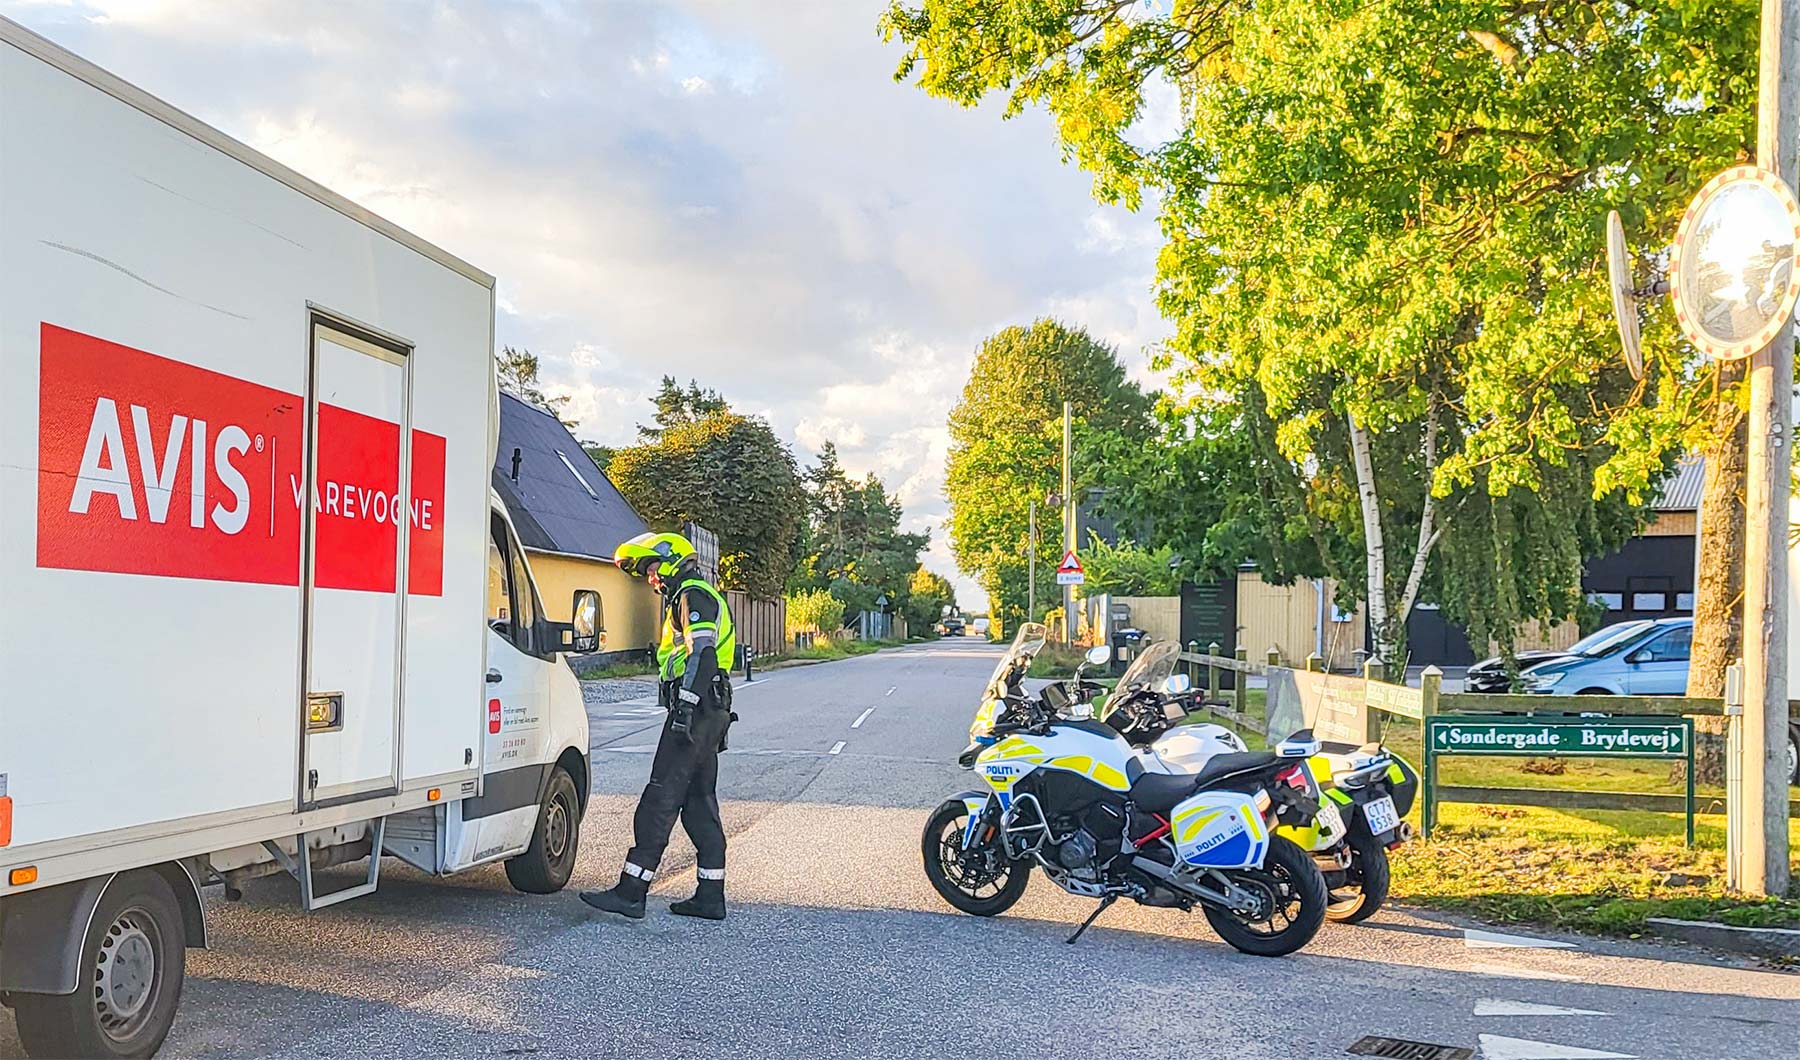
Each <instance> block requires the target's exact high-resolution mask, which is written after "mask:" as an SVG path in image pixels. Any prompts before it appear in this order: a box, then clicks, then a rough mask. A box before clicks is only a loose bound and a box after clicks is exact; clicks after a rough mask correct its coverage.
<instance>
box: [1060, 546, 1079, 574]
mask: <svg viewBox="0 0 1800 1060" xmlns="http://www.w3.org/2000/svg"><path fill="white" fill-rule="evenodd" d="M1056 573H1058V574H1080V573H1081V559H1080V558H1079V557H1077V556H1076V555H1075V552H1074V550H1073V549H1071V550H1069V551H1068V552H1064V553H1063V558H1062V562H1061V563H1058V564H1057V565H1056Z"/></svg>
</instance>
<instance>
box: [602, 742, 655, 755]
mask: <svg viewBox="0 0 1800 1060" xmlns="http://www.w3.org/2000/svg"><path fill="white" fill-rule="evenodd" d="M600 749H601V750H602V751H614V752H617V753H619V754H622V755H647V754H650V753H652V752H654V751H655V750H656V745H655V744H653V743H634V744H627V745H626V746H624V747H602V748H600Z"/></svg>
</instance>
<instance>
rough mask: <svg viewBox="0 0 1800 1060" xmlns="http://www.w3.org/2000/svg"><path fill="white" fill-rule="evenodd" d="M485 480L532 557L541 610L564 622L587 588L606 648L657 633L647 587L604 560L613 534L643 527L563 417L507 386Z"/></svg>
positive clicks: (623, 535) (629, 646)
mask: <svg viewBox="0 0 1800 1060" xmlns="http://www.w3.org/2000/svg"><path fill="white" fill-rule="evenodd" d="M493 484H494V489H495V490H496V491H498V492H499V494H500V496H501V498H502V499H504V500H505V501H506V508H507V511H508V512H509V513H511V515H512V520H513V527H514V529H516V530H517V531H518V533H519V544H520V545H521V546H523V547H524V549H525V552H526V554H527V555H528V556H529V557H530V559H531V573H532V577H533V578H535V579H536V581H537V586H538V593H539V594H540V595H541V596H542V597H543V603H544V611H545V614H546V617H548V618H549V619H550V620H551V621H554V622H567V621H569V620H570V613H571V610H572V608H573V605H574V595H575V592H576V590H579V589H593V590H595V591H597V592H598V593H599V594H600V622H601V627H602V628H603V629H604V630H605V631H606V637H605V641H604V647H603V650H604V651H605V652H606V653H607V654H609V655H610V654H614V653H619V652H629V651H637V650H641V649H643V648H646V647H649V646H650V645H651V644H653V643H654V642H655V639H656V599H655V594H654V593H652V592H651V590H650V588H649V587H648V586H647V585H645V584H644V583H643V582H641V581H639V580H637V579H635V578H631V577H629V576H627V575H626V574H625V573H624V572H623V571H621V570H619V569H618V568H617V567H615V566H613V563H612V557H613V552H614V550H616V549H617V548H618V547H619V543H620V542H622V541H625V540H626V539H628V538H632V537H635V536H637V535H638V534H641V533H644V532H645V531H646V530H648V529H649V527H648V526H647V525H646V524H645V523H644V520H643V518H642V517H641V516H639V515H638V513H637V511H636V509H634V508H632V506H631V502H630V501H627V500H626V499H625V496H624V494H622V493H620V492H619V490H618V487H616V486H614V485H613V484H612V480H611V479H609V478H607V477H606V473H605V472H604V471H602V470H601V469H600V467H599V465H597V464H595V463H594V461H593V458H591V457H589V456H588V455H587V452H586V451H585V450H583V449H582V448H581V445H580V443H579V442H577V441H576V440H575V436H574V435H572V434H570V433H569V430H568V428H566V427H564V426H563V425H562V421H560V420H558V419H557V418H556V417H555V416H554V415H552V414H550V413H549V412H546V411H544V410H543V409H540V408H538V407H537V406H535V405H533V404H531V403H530V402H527V401H523V400H521V399H519V398H517V397H515V396H513V395H512V394H508V393H506V392H505V391H501V393H500V446H499V450H498V452H497V454H496V456H495V459H494V473H493Z"/></svg>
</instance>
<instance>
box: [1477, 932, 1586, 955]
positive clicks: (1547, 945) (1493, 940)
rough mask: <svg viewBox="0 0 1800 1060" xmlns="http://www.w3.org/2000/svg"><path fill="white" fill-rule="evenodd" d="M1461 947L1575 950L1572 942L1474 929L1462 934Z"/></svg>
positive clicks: (1478, 948)
mask: <svg viewBox="0 0 1800 1060" xmlns="http://www.w3.org/2000/svg"><path fill="white" fill-rule="evenodd" d="M1463 945H1465V946H1467V947H1469V948H1470V949H1472V950H1495V949H1538V950H1572V949H1575V948H1576V946H1575V944H1574V943H1573V942H1558V941H1556V940H1554V939H1534V938H1531V937H1530V936H1528V935H1502V934H1500V933H1499V932H1497V931H1477V930H1475V929H1474V928H1469V929H1468V930H1466V931H1464V932H1463Z"/></svg>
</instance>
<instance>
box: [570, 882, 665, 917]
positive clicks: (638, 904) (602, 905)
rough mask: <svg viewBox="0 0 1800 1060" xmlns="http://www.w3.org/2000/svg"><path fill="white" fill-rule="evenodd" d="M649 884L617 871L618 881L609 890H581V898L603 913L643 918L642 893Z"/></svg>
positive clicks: (648, 887) (646, 889) (647, 888)
mask: <svg viewBox="0 0 1800 1060" xmlns="http://www.w3.org/2000/svg"><path fill="white" fill-rule="evenodd" d="M649 889H650V884H649V883H648V882H647V881H645V880H640V879H638V878H637V877H636V876H630V875H627V874H625V873H623V872H621V873H619V882H618V885H617V886H615V887H614V888H613V889H612V890H610V891H582V892H581V900H582V901H584V902H586V903H587V904H589V905H591V906H593V907H594V908H595V909H598V910H600V911H601V912H603V913H617V914H619V915H620V916H628V917H630V918H631V919H633V920H642V919H644V893H645V892H646V891H648V890H649Z"/></svg>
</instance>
